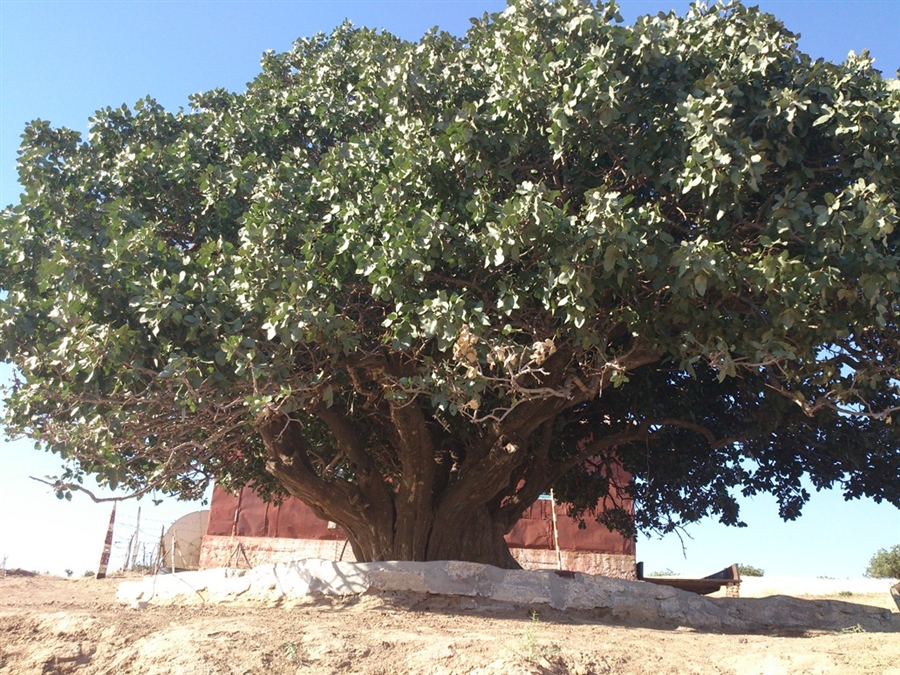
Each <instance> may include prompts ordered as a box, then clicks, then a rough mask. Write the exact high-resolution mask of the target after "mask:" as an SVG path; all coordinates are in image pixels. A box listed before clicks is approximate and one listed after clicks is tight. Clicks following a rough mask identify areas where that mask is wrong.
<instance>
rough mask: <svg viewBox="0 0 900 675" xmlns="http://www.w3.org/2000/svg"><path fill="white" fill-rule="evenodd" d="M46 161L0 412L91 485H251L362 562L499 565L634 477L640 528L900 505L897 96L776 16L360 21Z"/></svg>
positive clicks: (36, 135)
mask: <svg viewBox="0 0 900 675" xmlns="http://www.w3.org/2000/svg"><path fill="white" fill-rule="evenodd" d="M24 138H25V140H24V143H23V145H22V149H21V155H20V180H21V183H22V186H23V189H24V192H23V194H22V197H21V200H20V203H19V204H17V205H15V206H12V207H10V208H9V209H8V210H7V211H5V212H4V213H3V215H2V218H0V289H2V290H3V291H4V292H5V298H4V299H3V300H2V301H0V311H2V314H0V340H2V342H0V345H2V346H0V357H2V358H3V359H4V360H7V361H10V362H12V363H13V364H15V366H16V368H17V370H18V373H19V379H18V380H17V382H16V383H15V385H14V386H13V388H12V390H11V391H10V392H9V394H8V398H7V401H6V403H7V420H6V422H7V425H8V429H10V430H11V432H12V433H14V434H23V435H26V436H30V437H32V438H35V439H37V440H39V441H40V442H41V443H42V444H43V445H45V446H46V447H48V448H50V449H52V450H53V451H55V452H58V453H60V454H61V455H62V456H63V457H66V458H67V459H69V460H71V462H70V464H69V465H68V472H67V473H66V474H64V475H63V477H62V483H60V489H61V490H63V491H65V489H67V488H65V485H64V483H65V482H67V481H68V482H71V481H73V480H77V478H78V476H79V475H80V474H81V473H82V472H87V473H91V474H96V475H97V476H98V477H99V479H100V480H101V481H102V482H106V483H108V484H109V485H110V486H112V487H115V486H125V487H127V488H129V489H132V490H148V489H150V488H155V489H161V490H163V491H169V492H174V493H178V494H182V495H185V496H196V495H197V494H199V493H200V491H202V489H203V488H204V486H205V485H206V484H207V481H208V480H209V479H211V478H212V477H215V478H216V479H217V480H219V481H220V482H221V483H222V484H223V485H225V486H237V485H241V484H245V483H247V482H251V483H254V484H256V485H257V487H258V488H259V489H260V490H262V491H264V492H268V493H272V494H277V493H278V492H285V491H286V492H289V493H291V494H294V495H297V496H299V497H301V498H303V499H304V500H305V501H307V502H308V503H309V504H311V505H312V506H313V507H314V508H315V509H316V510H317V511H318V512H319V513H320V514H323V515H327V516H328V517H329V518H330V519H332V520H335V521H337V522H340V523H341V524H342V525H343V526H344V527H345V529H346V530H347V531H348V533H349V535H350V537H351V541H352V543H353V545H354V549H355V551H356V554H357V556H359V557H361V558H364V559H381V558H403V559H418V560H422V559H440V558H451V557H457V558H466V559H472V560H484V561H488V562H494V563H497V564H511V563H510V561H509V559H508V553H507V552H506V550H505V546H504V545H503V544H502V534H503V533H504V532H506V531H507V530H508V529H509V528H510V527H511V526H512V524H513V523H514V522H515V521H516V520H517V519H518V518H519V516H520V515H521V513H522V511H523V509H525V508H526V507H527V506H528V505H530V504H531V503H532V501H533V500H534V499H535V498H536V497H537V496H538V495H539V494H541V493H542V492H544V491H546V490H547V489H548V488H549V487H550V486H551V485H556V487H557V490H559V491H560V492H561V494H562V495H563V496H564V497H565V498H566V499H567V500H568V501H570V502H571V503H572V504H574V505H575V507H576V509H578V510H581V509H591V508H593V507H594V506H595V505H596V504H597V502H598V500H601V501H604V500H605V501H610V500H613V497H614V493H615V491H612V492H611V491H610V485H609V482H610V478H611V477H613V476H615V475H617V474H616V471H615V470H614V469H615V467H614V465H615V464H617V463H621V464H623V465H624V467H625V468H626V469H627V470H628V471H629V472H630V473H631V474H632V475H633V477H634V478H633V481H632V482H631V483H630V484H629V485H627V486H622V487H623V488H624V489H625V490H626V491H627V493H628V494H630V495H631V496H633V497H634V498H635V499H636V500H637V501H636V523H637V525H638V526H639V527H643V528H650V529H653V528H659V529H664V530H665V529H671V528H672V527H675V526H677V525H678V524H679V523H683V522H689V521H693V520H696V519H699V518H701V517H703V516H705V515H709V514H713V515H718V516H719V517H720V518H721V519H722V520H723V521H725V522H728V523H737V522H739V514H738V510H737V505H736V501H735V493H736V491H740V490H743V491H744V492H745V493H753V492H757V491H769V492H772V493H774V494H775V495H777V497H778V499H779V502H780V504H781V510H782V515H783V516H785V517H788V518H790V517H795V516H796V515H797V513H798V512H799V509H800V506H801V505H802V503H803V502H804V501H805V499H806V498H807V496H808V495H806V493H805V492H804V490H803V488H802V484H801V478H802V477H803V476H804V475H806V476H808V477H809V478H810V479H811V481H812V483H813V484H814V485H815V486H816V487H823V486H828V485H835V484H837V485H840V486H842V488H843V489H844V491H845V493H846V495H847V496H848V497H857V496H861V495H868V496H871V497H874V498H875V499H877V500H881V499H887V500H889V501H890V502H891V503H893V504H897V505H898V506H900V480H898V475H900V434H898V431H897V426H896V425H895V424H892V421H893V420H892V416H895V417H896V415H897V411H898V410H900V391H898V381H897V377H898V364H900V333H898V324H897V317H898V315H900V306H898V305H900V302H898V297H900V296H898V292H900V271H898V260H900V233H898V232H897V230H896V227H897V223H898V194H900V168H898V167H900V88H898V84H897V81H896V80H887V79H884V78H882V76H881V74H880V73H879V72H878V71H875V70H873V69H872V66H871V62H870V61H869V60H868V58H867V57H866V56H865V55H863V56H860V57H853V56H851V57H850V58H848V60H847V61H846V63H844V64H842V65H835V64H832V63H827V62H823V61H821V60H819V61H812V60H811V59H810V58H809V57H808V56H806V55H805V54H803V53H802V52H800V51H798V49H797V43H796V36H795V35H793V34H791V33H790V32H788V31H787V30H785V28H784V27H783V26H782V25H781V23H780V22H779V21H778V20H777V19H776V18H774V17H772V16H770V15H767V14H763V13H760V12H759V11H757V10H756V9H748V8H745V7H743V6H742V5H740V4H732V5H728V6H722V5H716V6H713V7H711V8H709V9H706V8H703V7H701V6H697V7H694V8H693V9H692V10H691V11H690V12H689V13H688V14H687V16H685V17H678V16H675V15H674V14H669V15H659V16H654V17H644V18H641V19H639V20H638V21H637V23H636V24H635V25H634V26H625V25H623V24H622V23H621V19H619V17H618V15H617V11H616V9H615V7H614V6H612V5H610V6H600V7H594V6H591V5H590V4H586V3H582V2H579V1H578V0H560V1H559V2H548V1H544V0H516V1H514V2H512V3H511V4H510V6H509V8H508V9H507V10H506V11H505V12H503V13H502V14H498V15H493V16H489V17H485V18H483V19H481V20H478V21H475V22H473V26H472V28H471V29H470V31H469V32H468V33H467V35H466V36H465V37H462V38H458V37H453V36H450V35H447V34H443V33H438V32H433V33H429V34H428V35H426V36H425V37H423V38H422V40H420V41H419V42H415V43H413V42H406V41H403V40H400V39H397V38H396V37H394V36H391V35H389V34H387V33H383V32H377V31H371V30H365V29H354V28H352V27H350V26H347V25H345V26H342V27H340V28H338V29H337V30H335V31H334V32H333V33H332V34H331V35H329V36H323V35H320V36H316V37H314V38H312V39H303V40H299V41H297V42H296V43H295V45H294V47H293V49H292V50H291V51H290V52H287V53H284V54H274V53H267V54H266V55H264V57H263V60H262V73H261V74H260V75H259V76H258V77H257V78H256V79H255V80H254V81H253V82H252V83H250V84H249V85H248V88H247V90H246V92H244V93H240V94H234V93H229V92H226V91H222V90H216V91H211V92H208V93H204V94H199V95H196V96H194V97H193V98H192V99H191V108H190V110H188V111H182V112H178V113H170V112H166V111H165V110H163V109H162V108H161V107H160V106H159V105H157V104H156V103H155V102H154V101H153V100H151V99H147V100H145V101H141V102H139V103H138V104H137V105H136V106H135V108H134V109H133V110H132V109H128V108H124V107H123V108H119V109H111V108H106V109H103V110H100V111H99V112H98V113H97V114H96V117H95V118H94V119H93V120H92V125H91V131H90V135H89V137H88V139H87V140H84V139H82V138H81V137H80V135H79V134H78V133H76V132H73V131H71V130H68V129H55V128H53V127H52V126H51V125H50V124H48V123H47V122H43V121H36V122H34V123H32V124H31V125H29V126H28V127H27V129H26V131H25V137H24ZM613 501H614V500H613ZM605 518H606V519H607V521H608V522H610V523H611V524H614V525H617V526H619V527H621V528H625V529H627V528H628V527H629V526H630V521H629V519H628V518H627V517H623V514H622V513H621V512H618V511H616V510H615V509H613V510H610V511H607V512H606V515H605Z"/></svg>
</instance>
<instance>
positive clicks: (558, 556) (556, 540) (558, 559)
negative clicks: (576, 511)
mask: <svg viewBox="0 0 900 675" xmlns="http://www.w3.org/2000/svg"><path fill="white" fill-rule="evenodd" d="M550 513H552V514H553V516H552V519H553V547H554V548H555V549H556V569H558V570H561V569H562V553H560V550H559V531H558V530H557V529H556V497H554V496H553V489H552V488H551V490H550Z"/></svg>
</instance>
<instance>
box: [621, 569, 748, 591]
mask: <svg viewBox="0 0 900 675" xmlns="http://www.w3.org/2000/svg"><path fill="white" fill-rule="evenodd" d="M635 572H636V574H637V578H638V580H639V581H648V582H650V583H651V584H657V585H659V586H673V587H675V588H679V589H681V590H682V591H690V592H691V593H698V594H700V595H709V594H710V593H715V592H716V591H717V590H719V589H720V588H722V586H724V587H725V597H728V598H737V597H740V590H741V574H740V572H738V566H737V564H734V565H732V566H731V567H726V568H725V569H724V570H722V571H721V572H716V573H715V574H710V575H709V576H708V577H703V578H702V579H688V578H685V577H645V576H644V563H642V562H639V563H637V565H635Z"/></svg>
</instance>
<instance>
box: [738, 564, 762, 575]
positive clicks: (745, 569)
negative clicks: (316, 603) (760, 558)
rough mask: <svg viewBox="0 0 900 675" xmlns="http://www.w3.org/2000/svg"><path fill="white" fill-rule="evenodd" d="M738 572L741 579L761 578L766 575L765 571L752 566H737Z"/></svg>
mask: <svg viewBox="0 0 900 675" xmlns="http://www.w3.org/2000/svg"><path fill="white" fill-rule="evenodd" d="M738 572H739V573H740V575H741V576H742V577H762V576H765V574H766V571H765V570H761V569H760V568H758V567H754V566H753V565H738Z"/></svg>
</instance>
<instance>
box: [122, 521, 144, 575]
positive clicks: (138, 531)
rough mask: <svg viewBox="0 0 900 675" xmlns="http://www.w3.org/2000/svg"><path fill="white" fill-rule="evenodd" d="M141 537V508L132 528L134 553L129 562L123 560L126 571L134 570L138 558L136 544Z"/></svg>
mask: <svg viewBox="0 0 900 675" xmlns="http://www.w3.org/2000/svg"><path fill="white" fill-rule="evenodd" d="M140 537H141V507H140V506H139V507H138V515H137V525H135V526H134V552H133V553H132V556H131V560H130V561H129V560H128V559H127V558H126V559H125V566H126V567H127V568H128V569H132V570H133V569H134V564H135V562H136V561H137V557H138V542H139V541H140Z"/></svg>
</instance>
